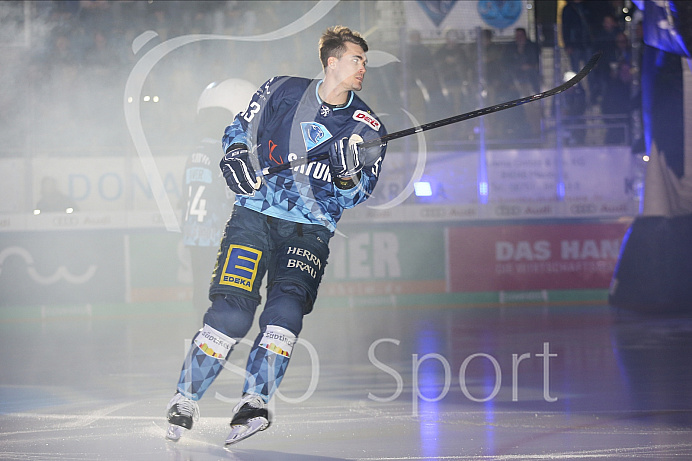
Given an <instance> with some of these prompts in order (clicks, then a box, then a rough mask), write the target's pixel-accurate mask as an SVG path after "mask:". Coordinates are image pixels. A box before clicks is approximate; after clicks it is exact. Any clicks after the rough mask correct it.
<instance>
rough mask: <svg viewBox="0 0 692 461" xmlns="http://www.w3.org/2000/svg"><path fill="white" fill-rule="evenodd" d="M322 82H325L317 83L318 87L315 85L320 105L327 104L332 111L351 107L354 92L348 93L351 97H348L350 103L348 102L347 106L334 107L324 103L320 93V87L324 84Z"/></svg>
mask: <svg viewBox="0 0 692 461" xmlns="http://www.w3.org/2000/svg"><path fill="white" fill-rule="evenodd" d="M322 82H324V80H320V81H319V82H317V85H315V97H316V98H317V101H318V102H319V103H320V104H325V105H327V106H329V107H330V108H331V109H332V110H341V109H346V108H347V107H348V106H350V105H351V102H353V91H349V92H348V94H349V96H348V101H346V103H345V104H341V105H339V106H335V105H333V104H329V103H328V102H325V101H322V98H320V94H319V92H318V90H319V89H320V85H321V84H322Z"/></svg>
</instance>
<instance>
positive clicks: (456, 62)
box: [434, 30, 470, 114]
mask: <svg viewBox="0 0 692 461" xmlns="http://www.w3.org/2000/svg"><path fill="white" fill-rule="evenodd" d="M434 56H435V63H436V64H437V69H438V72H439V75H440V79H441V80H442V92H443V94H444V95H445V97H446V98H447V100H448V101H449V104H450V106H451V110H452V111H453V112H454V113H456V114H458V113H461V112H462V105H464V106H465V104H462V97H463V90H464V85H465V84H468V79H469V70H470V67H469V66H468V64H467V61H468V60H467V57H466V52H465V50H464V48H463V47H462V46H461V43H459V38H458V34H457V31H455V30H450V31H447V33H446V34H445V43H444V44H443V45H442V46H441V47H440V48H439V49H438V50H437V51H436V52H435V55H434Z"/></svg>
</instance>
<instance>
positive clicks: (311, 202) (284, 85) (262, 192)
mask: <svg viewBox="0 0 692 461" xmlns="http://www.w3.org/2000/svg"><path fill="white" fill-rule="evenodd" d="M321 83H322V81H321V80H311V79H306V78H300V77H274V78H272V79H270V80H269V81H267V82H266V83H264V85H262V86H261V87H260V88H259V89H258V90H257V92H256V93H255V94H254V95H253V97H252V100H251V101H250V104H249V105H248V108H247V109H246V110H245V111H244V112H241V113H239V114H238V115H237V116H236V117H235V119H234V120H233V123H232V124H231V125H230V126H228V127H226V130H225V133H224V136H223V140H222V143H223V150H224V152H225V151H226V150H227V149H228V147H229V146H231V145H232V144H235V143H242V144H245V145H246V146H248V147H249V148H250V150H251V151H253V152H254V153H253V155H251V157H252V159H253V167H254V168H255V170H256V171H260V170H261V169H262V168H266V167H271V166H275V165H279V164H283V163H286V162H289V161H291V160H295V159H296V158H302V157H306V156H307V155H308V154H309V155H311V156H312V155H317V154H321V153H326V152H328V151H329V148H330V146H331V145H332V144H333V143H334V141H336V140H338V139H341V138H343V137H346V138H348V137H350V136H351V135H352V134H358V135H359V136H360V137H362V138H363V140H365V141H368V140H372V139H376V138H379V137H382V136H384V135H385V134H387V133H386V130H385V127H384V125H382V123H381V122H380V121H379V120H378V119H377V117H376V116H375V115H374V114H373V113H372V111H371V110H370V108H369V107H368V106H367V105H366V104H365V103H364V102H363V101H362V100H361V99H360V98H359V97H358V96H357V95H356V94H355V93H353V92H351V94H350V98H349V100H348V101H347V103H346V104H345V105H343V106H332V105H330V104H327V103H325V102H324V101H322V100H321V99H320V97H319V95H318V93H317V90H318V88H319V85H320V84H321ZM385 151H386V146H382V147H379V146H378V147H373V148H369V149H368V150H367V151H366V152H365V157H366V161H365V167H364V168H363V170H362V172H361V178H360V182H359V183H358V184H356V185H355V187H353V188H351V189H347V190H342V189H339V188H337V187H336V186H334V184H333V183H332V178H331V172H330V168H329V161H328V160H323V161H320V162H312V163H309V164H307V165H301V166H299V167H295V168H293V169H287V170H284V171H281V172H279V173H277V174H274V175H269V176H266V177H264V178H263V181H262V186H261V188H260V189H259V191H257V192H256V193H255V194H254V195H253V196H244V195H237V196H236V202H235V203H236V205H240V206H243V207H247V208H250V209H253V210H255V211H259V212H261V213H264V214H266V215H269V216H273V217H276V218H280V219H285V220H288V221H292V222H299V223H305V224H320V225H323V226H326V227H327V228H329V229H330V230H332V231H334V230H335V229H336V223H337V222H338V221H339V219H340V218H341V215H342V213H343V210H344V209H345V208H351V207H354V206H356V205H357V204H359V203H361V202H363V201H365V200H366V199H367V198H368V197H369V196H370V194H372V192H373V189H374V188H375V185H376V184H377V179H378V176H379V173H380V168H381V165H382V160H383V159H384V155H385Z"/></svg>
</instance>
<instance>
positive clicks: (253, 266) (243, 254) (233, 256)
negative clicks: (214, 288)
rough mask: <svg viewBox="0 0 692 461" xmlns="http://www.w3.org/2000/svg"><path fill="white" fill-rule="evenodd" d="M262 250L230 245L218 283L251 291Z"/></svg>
mask: <svg viewBox="0 0 692 461" xmlns="http://www.w3.org/2000/svg"><path fill="white" fill-rule="evenodd" d="M261 257H262V252H261V251H259V250H255V249H254V248H249V247H245V246H241V245H231V246H230V247H229V248H228V253H227V254H226V262H225V263H224V265H223V272H222V273H221V279H220V280H219V283H220V284H221V285H230V286H233V287H238V288H241V289H243V290H246V291H252V285H253V283H254V282H255V276H256V275H257V268H258V266H259V261H260V258H261Z"/></svg>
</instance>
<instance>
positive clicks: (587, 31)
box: [562, 0, 593, 72]
mask: <svg viewBox="0 0 692 461" xmlns="http://www.w3.org/2000/svg"><path fill="white" fill-rule="evenodd" d="M562 41H563V42H564V45H565V51H566V52H567V55H568V56H569V61H570V66H571V68H572V71H574V72H579V70H580V69H581V66H582V63H585V62H587V61H588V60H589V58H590V57H591V52H592V47H593V35H592V30H591V20H590V14H589V10H588V9H587V7H586V4H585V2H584V0H567V4H566V5H565V7H564V8H563V9H562Z"/></svg>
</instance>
